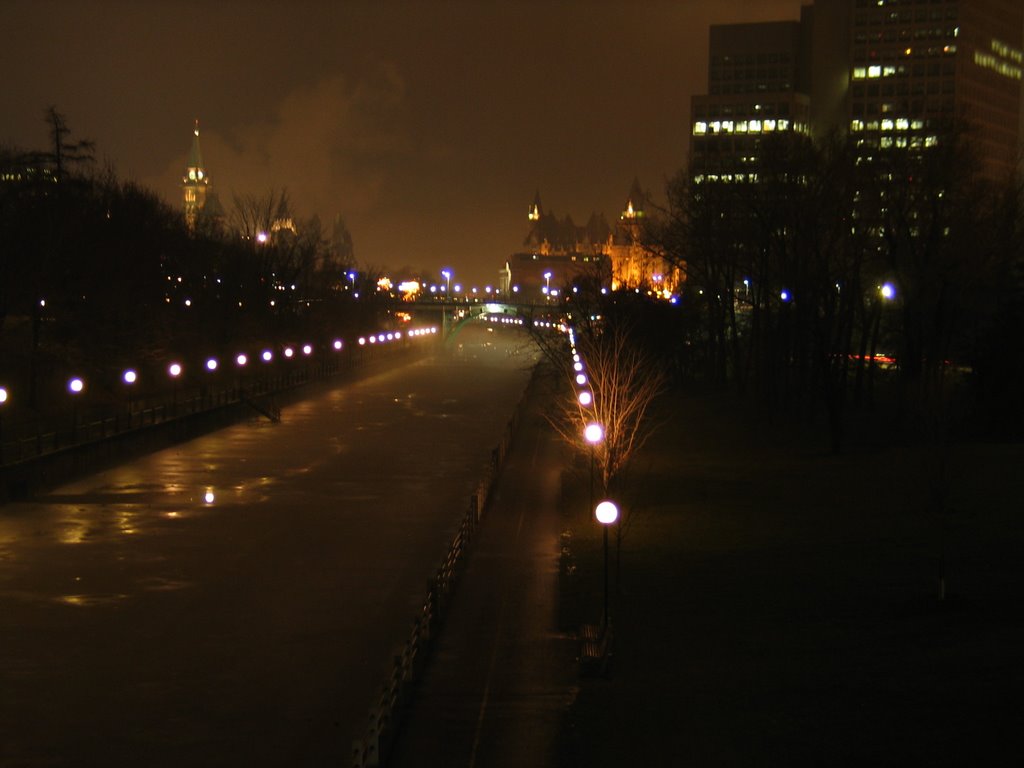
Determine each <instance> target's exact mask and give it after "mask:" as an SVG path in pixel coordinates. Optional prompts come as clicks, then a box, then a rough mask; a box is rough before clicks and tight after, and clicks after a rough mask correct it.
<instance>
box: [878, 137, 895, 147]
mask: <svg viewBox="0 0 1024 768" xmlns="http://www.w3.org/2000/svg"><path fill="white" fill-rule="evenodd" d="M878 146H880V147H881V148H882V149H889V147H891V146H892V136H883V137H882V138H881V139H879V140H878Z"/></svg>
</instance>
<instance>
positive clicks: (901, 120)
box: [896, 117, 910, 131]
mask: <svg viewBox="0 0 1024 768" xmlns="http://www.w3.org/2000/svg"><path fill="white" fill-rule="evenodd" d="M908 128H910V121H909V120H907V118H905V117H897V118H896V130H897V131H905V130H907V129H908Z"/></svg>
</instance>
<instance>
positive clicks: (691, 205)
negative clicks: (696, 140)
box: [644, 132, 1024, 450]
mask: <svg viewBox="0 0 1024 768" xmlns="http://www.w3.org/2000/svg"><path fill="white" fill-rule="evenodd" d="M758 160H759V167H758V169H757V177H756V182H754V181H749V180H745V181H724V180H722V179H721V178H718V179H710V178H708V177H707V176H704V177H703V178H702V177H701V176H700V175H698V174H697V173H695V172H693V171H689V172H687V171H681V172H680V173H678V174H677V175H676V176H675V177H674V178H673V179H672V180H671V181H670V183H669V185H668V190H667V191H668V206H667V208H666V209H664V210H663V211H662V212H661V213H662V215H661V216H660V217H657V218H654V219H652V223H651V224H650V225H649V227H648V229H647V230H646V232H645V235H644V238H645V244H646V246H647V247H648V248H649V249H651V251H652V252H655V253H657V254H659V255H660V256H662V257H663V258H665V259H666V260H667V261H668V262H669V263H670V264H672V265H674V266H678V267H680V268H681V269H682V270H683V272H684V273H685V276H686V281H685V286H684V288H683V291H682V308H683V312H682V313H680V316H679V318H678V320H677V323H676V335H677V338H679V339H681V340H682V341H683V343H682V344H681V345H680V346H679V348H678V350H677V353H678V354H677V356H676V360H675V363H676V366H677V368H678V373H679V375H681V376H683V377H686V378H689V379H691V380H699V381H703V382H706V383H710V384H712V385H714V386H718V387H732V388H734V389H735V390H736V391H737V392H739V393H741V394H743V395H747V396H750V397H753V398H755V399H756V400H757V401H758V402H760V403H763V404H765V405H767V406H769V407H779V408H783V409H790V410H796V411H798V412H800V413H802V414H804V415H806V416H807V417H808V418H813V417H814V415H815V414H817V413H821V412H824V413H825V414H826V415H827V420H828V426H829V429H830V433H831V439H832V446H833V449H834V450H839V448H840V446H841V445H842V442H843V439H844V434H845V430H844V425H845V424H847V422H848V419H849V415H850V414H851V412H852V413H856V412H862V411H863V410H865V409H869V408H873V407H878V406H880V405H882V404H885V405H886V406H887V407H891V409H892V413H893V414H894V416H895V417H896V418H897V420H899V421H901V422H902V423H905V424H912V425H913V426H914V427H915V428H917V427H926V428H927V429H930V430H931V429H940V430H947V429H949V428H952V427H956V428H960V427H965V426H966V425H967V424H968V423H971V424H973V425H975V427H977V425H979V424H982V423H984V424H986V425H987V428H988V429H990V430H995V431H997V432H1002V433H1003V434H1007V435H1008V434H1016V435H1019V434H1020V433H1021V431H1022V428H1024V407H1022V405H1021V403H1020V398H1019V396H1018V395H1017V394H1016V393H1019V391H1020V386H1021V384H1022V383H1024V375H1022V374H1024V370H1022V364H1021V353H1022V352H1024V342H1022V340H1021V331H1022V330H1024V322H1022V320H1024V268H1022V267H1024V255H1022V254H1024V195H1022V188H1021V183H1020V179H1007V180H1000V181H993V180H991V179H986V178H983V177H982V176H981V175H980V174H979V173H978V172H977V171H976V169H977V168H978V163H977V162H976V159H975V157H974V155H973V152H972V147H971V144H970V140H969V134H967V133H966V132H958V133H957V134H956V135H955V136H954V137H953V138H952V139H951V140H949V141H946V142H941V143H939V144H938V145H936V146H934V147H929V148H927V149H925V150H923V151H916V152H910V151H907V150H906V149H903V148H901V149H892V150H876V151H875V152H874V153H873V154H872V155H870V156H869V155H867V154H866V153H865V152H864V151H862V150H857V149H855V148H854V147H853V146H852V144H851V142H850V141H847V140H841V139H838V138H830V139H827V140H824V141H821V142H812V141H810V140H808V139H805V138H803V137H784V136H777V137H772V138H771V139H766V140H764V141H763V142H762V144H761V148H760V153H759V157H758Z"/></svg>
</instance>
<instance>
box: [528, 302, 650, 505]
mask: <svg viewBox="0 0 1024 768" xmlns="http://www.w3.org/2000/svg"><path fill="white" fill-rule="evenodd" d="M531 335H532V337H533V339H534V341H535V343H537V345H538V346H539V347H540V349H541V351H542V352H543V353H544V355H545V357H547V358H548V360H549V361H551V362H552V363H553V364H554V366H555V368H556V370H558V372H559V376H560V377H561V378H562V379H563V380H564V381H565V384H566V386H565V392H566V394H565V397H564V398H560V399H559V400H558V401H557V404H556V405H555V407H554V409H553V411H552V412H551V413H550V414H549V421H550V422H551V424H552V426H553V427H554V428H555V430H556V431H557V432H558V434H559V435H561V437H562V438H563V439H564V440H565V441H566V442H567V443H568V444H569V445H570V446H572V447H573V448H574V449H576V450H577V451H578V452H580V453H581V454H583V455H586V456H588V457H592V458H593V460H594V463H595V465H596V467H597V468H598V469H599V470H600V473H599V474H600V480H601V488H602V490H604V491H608V490H609V489H612V488H614V487H615V484H616V481H617V480H618V479H619V478H620V477H621V475H622V473H623V471H624V470H625V469H626V467H627V465H628V464H629V462H630V460H631V459H632V458H633V456H634V455H635V454H636V452H637V451H638V450H639V449H640V448H641V447H642V446H643V444H644V442H645V441H646V440H647V438H648V436H649V435H650V432H651V426H652V425H651V424H650V422H649V420H647V419H646V416H647V411H648V408H649V407H650V405H651V403H652V402H653V401H654V399H655V398H656V397H657V396H658V395H659V394H660V393H661V392H662V390H663V389H664V387H665V384H666V381H667V376H666V374H665V371H664V369H663V367H662V366H661V365H660V362H659V361H658V360H656V359H655V358H654V356H653V355H651V354H650V352H649V351H648V350H647V349H646V348H645V347H644V346H642V345H641V344H640V343H638V340H637V335H636V334H635V333H634V332H633V329H632V327H631V326H630V325H629V323H628V321H626V320H623V319H616V321H614V322H611V323H605V324H593V325H589V326H587V327H586V330H584V331H583V332H582V333H579V334H578V335H577V336H575V349H576V352H577V354H578V355H579V357H580V362H581V365H582V368H583V370H582V372H581V371H577V370H576V369H575V368H574V367H573V363H574V360H573V359H572V357H571V356H570V352H569V350H568V349H566V346H565V337H564V336H563V335H562V334H553V333H552V332H550V331H547V330H545V329H542V328H537V327H534V328H533V329H532V330H531ZM580 373H582V374H583V375H584V376H585V377H586V384H585V385H582V386H581V385H579V384H578V383H577V378H576V377H577V376H578V375H579V374H580ZM581 390H586V391H587V392H588V393H590V395H591V400H590V402H589V403H587V404H584V403H581V402H580V400H579V399H578V397H577V396H576V392H578V391H581ZM594 422H596V423H597V424H600V425H601V428H602V430H603V432H604V435H603V438H602V440H601V441H600V442H599V443H597V444H596V445H595V446H593V447H589V446H588V444H587V443H586V442H585V440H584V437H583V433H584V430H585V428H586V427H587V425H588V424H590V423H594ZM591 451H593V453H591Z"/></svg>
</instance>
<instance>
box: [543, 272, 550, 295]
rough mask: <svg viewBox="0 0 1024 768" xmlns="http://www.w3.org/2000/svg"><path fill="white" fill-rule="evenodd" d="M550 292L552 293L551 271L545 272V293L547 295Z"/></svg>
mask: <svg viewBox="0 0 1024 768" xmlns="http://www.w3.org/2000/svg"><path fill="white" fill-rule="evenodd" d="M549 293H551V273H550V272H545V273H544V295H545V296H547V295H548V294H549Z"/></svg>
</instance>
